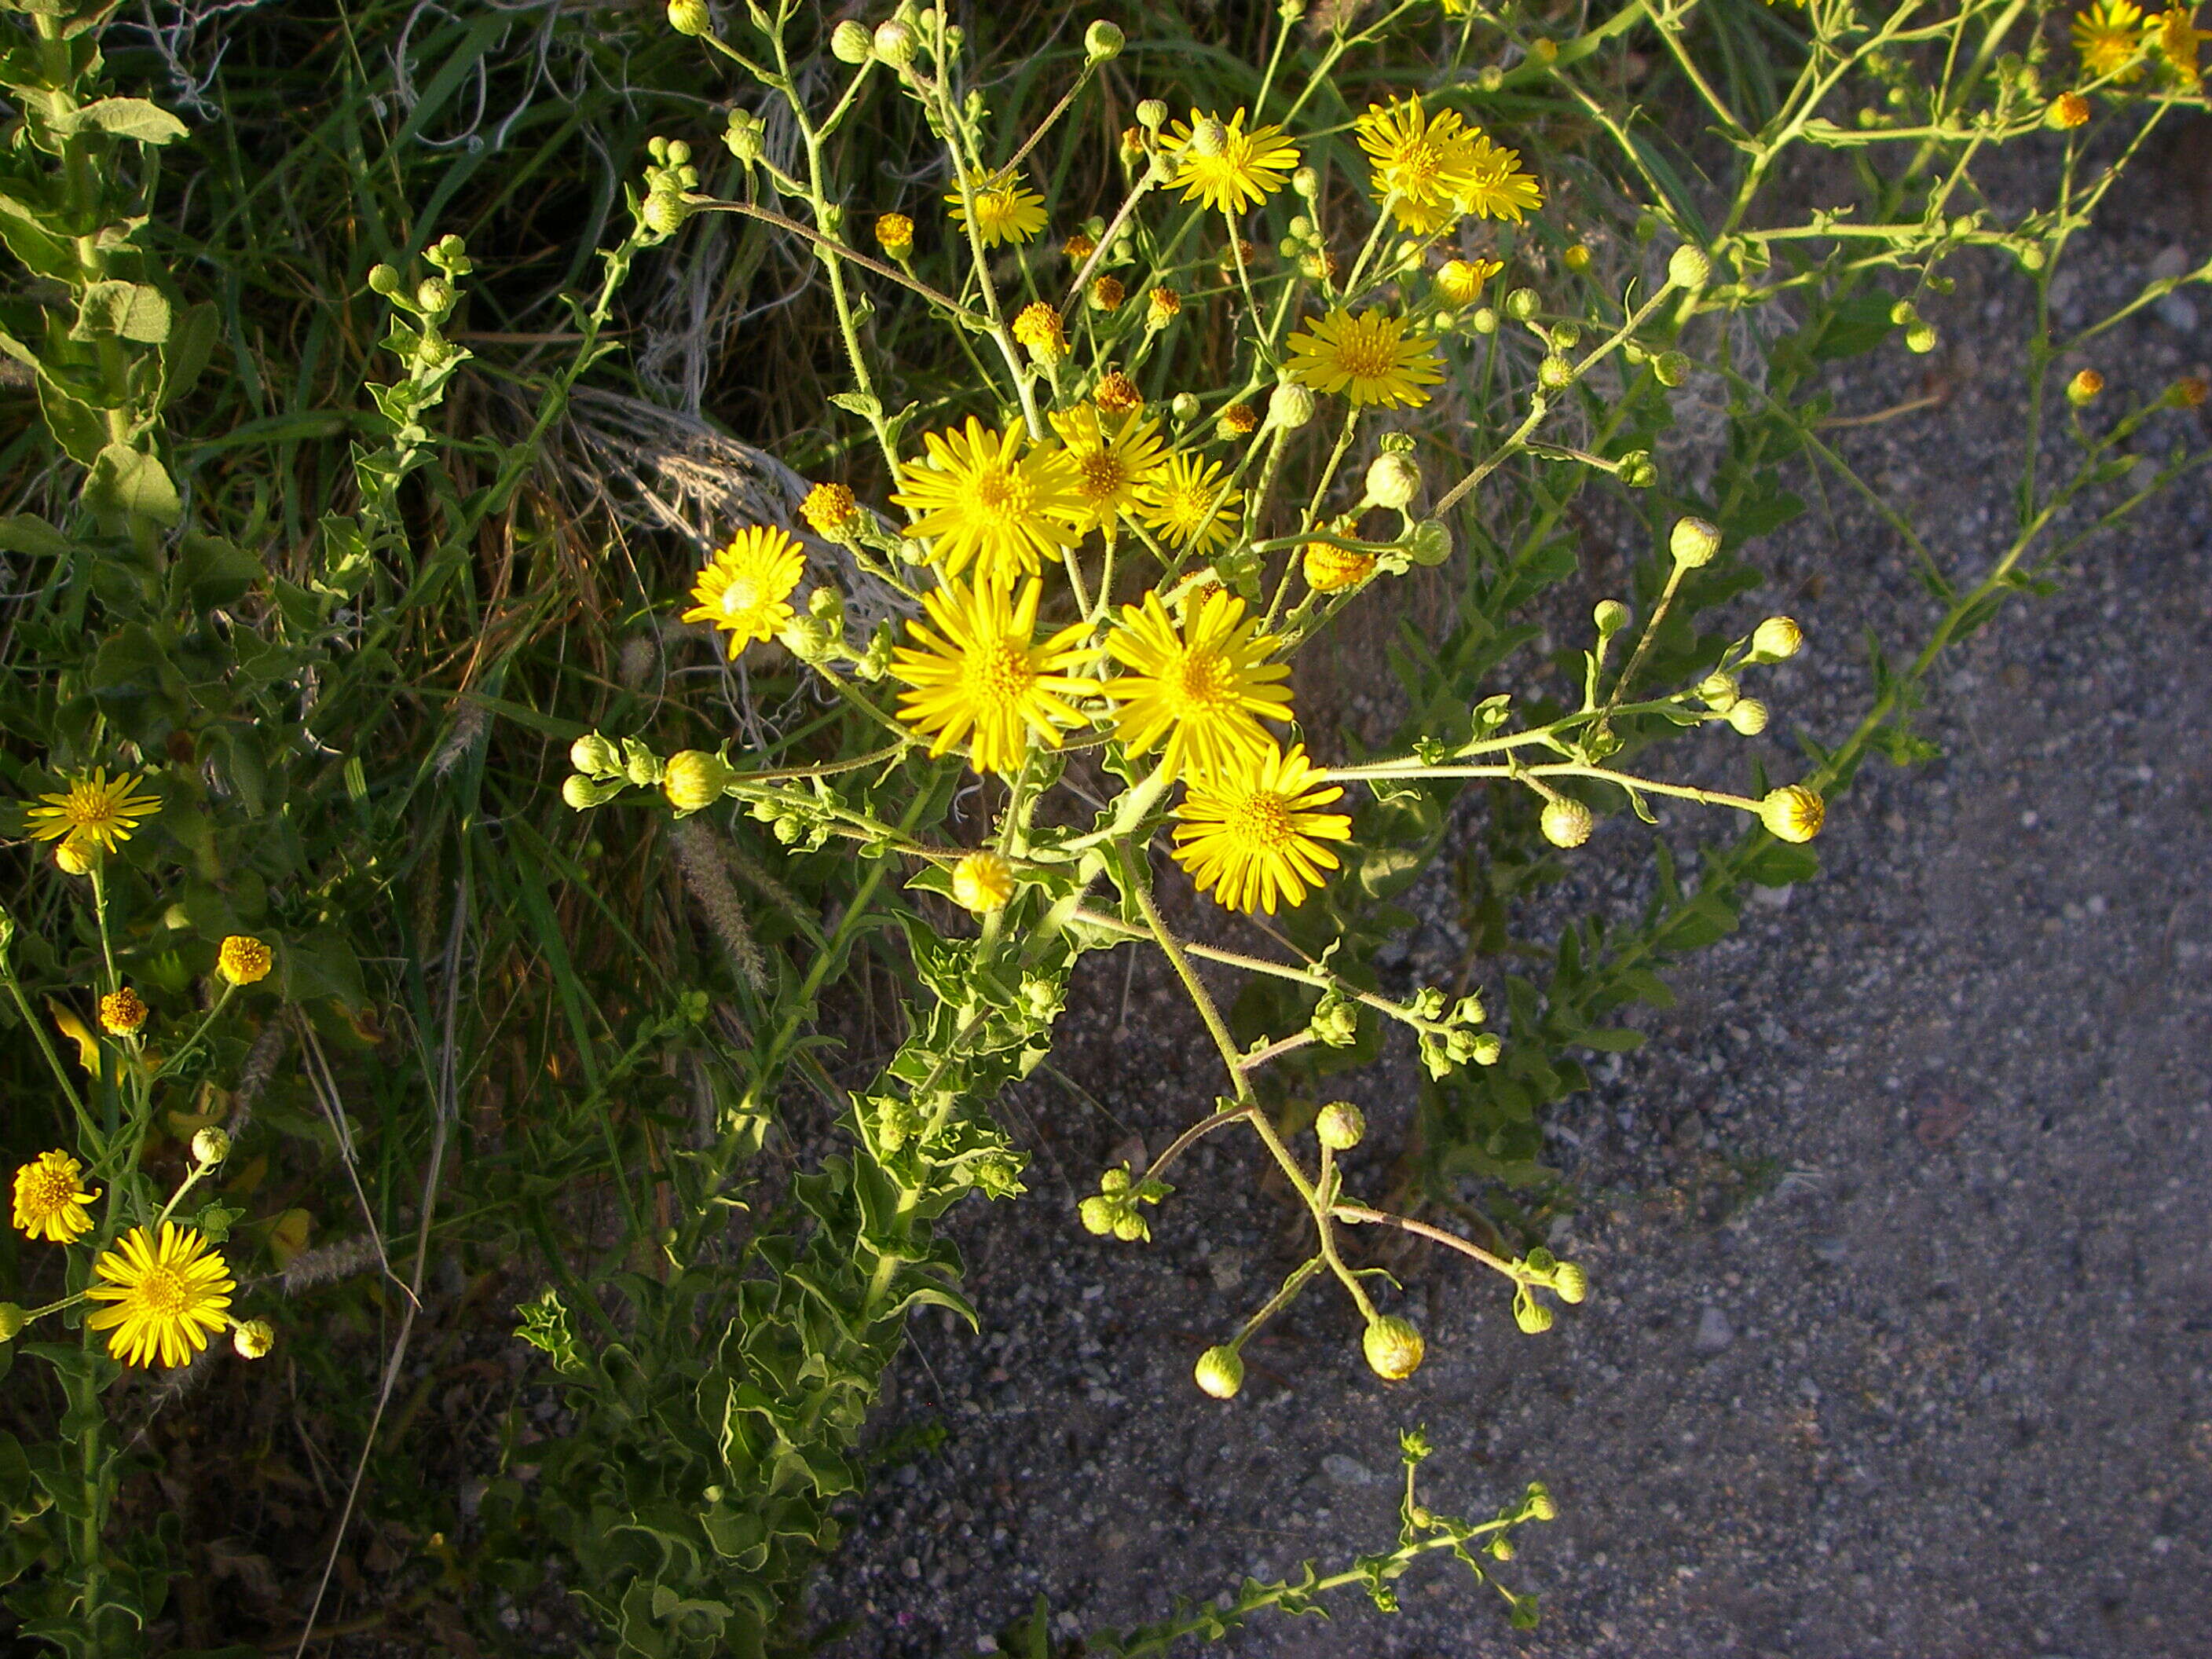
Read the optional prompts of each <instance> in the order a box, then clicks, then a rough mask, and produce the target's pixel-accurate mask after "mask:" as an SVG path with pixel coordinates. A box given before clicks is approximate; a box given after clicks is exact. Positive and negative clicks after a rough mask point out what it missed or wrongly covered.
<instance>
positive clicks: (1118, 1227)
mask: <svg viewBox="0 0 2212 1659" xmlns="http://www.w3.org/2000/svg"><path fill="white" fill-rule="evenodd" d="M1114 1237H1116V1238H1118V1239H1120V1240H1121V1242H1122V1243H1124V1244H1134V1243H1136V1242H1137V1241H1138V1240H1139V1239H1150V1238H1151V1237H1152V1229H1151V1228H1150V1227H1147V1226H1146V1225H1145V1218H1144V1217H1142V1216H1140V1215H1139V1214H1138V1213H1137V1212H1135V1211H1134V1210H1124V1211H1122V1212H1121V1214H1119V1215H1117V1216H1115V1218H1114Z"/></svg>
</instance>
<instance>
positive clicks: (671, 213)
mask: <svg viewBox="0 0 2212 1659" xmlns="http://www.w3.org/2000/svg"><path fill="white" fill-rule="evenodd" d="M690 216H691V209H690V205H689V204H686V203H685V201H684V197H683V193H682V192H681V191H677V190H673V189H659V188H656V189H653V190H649V191H647V192H646V193H645V203H644V205H643V206H641V208H639V210H638V218H639V219H640V220H641V221H642V222H643V223H644V225H645V228H647V230H649V231H651V232H653V234H654V235H656V236H673V235H674V234H676V233H677V232H678V231H679V230H681V229H683V228H684V221H685V220H686V219H689V218H690Z"/></svg>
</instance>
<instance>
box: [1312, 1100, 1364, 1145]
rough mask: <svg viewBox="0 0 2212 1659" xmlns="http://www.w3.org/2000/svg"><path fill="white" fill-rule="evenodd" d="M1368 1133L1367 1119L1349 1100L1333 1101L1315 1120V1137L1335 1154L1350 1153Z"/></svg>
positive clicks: (1323, 1108)
mask: <svg viewBox="0 0 2212 1659" xmlns="http://www.w3.org/2000/svg"><path fill="white" fill-rule="evenodd" d="M1366 1133H1367V1117H1366V1115H1365V1114H1364V1113H1363V1112H1362V1111H1361V1110H1360V1109H1359V1108H1358V1107H1357V1106H1355V1105H1353V1104H1352V1103H1351V1102H1350V1101H1348V1100H1332V1101H1331V1102H1329V1103H1328V1105H1326V1106H1324V1107H1322V1109H1321V1115H1320V1116H1319V1117H1317V1118H1316V1119H1315V1120H1314V1135H1315V1137H1316V1139H1319V1140H1320V1142H1321V1144H1322V1146H1326V1147H1328V1149H1329V1151H1331V1152H1350V1151H1351V1150H1352V1148H1353V1147H1354V1146H1358V1144H1359V1142H1360V1139H1361V1137H1363V1136H1364V1135H1365V1134H1366Z"/></svg>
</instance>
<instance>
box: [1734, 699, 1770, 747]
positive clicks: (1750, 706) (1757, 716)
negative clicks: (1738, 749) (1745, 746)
mask: <svg viewBox="0 0 2212 1659" xmlns="http://www.w3.org/2000/svg"><path fill="white" fill-rule="evenodd" d="M1728 723H1729V725H1730V726H1734V727H1735V729H1736V730H1737V731H1738V732H1741V733H1742V734H1743V735H1744V736H1745V737H1747V738H1755V737H1757V736H1758V735H1759V733H1760V732H1764V731H1765V730H1766V705H1765V703H1763V702H1760V701H1759V699H1758V698H1757V697H1745V698H1742V699H1741V700H1740V701H1738V702H1737V703H1736V704H1735V707H1734V708H1730V709H1729V711H1728Z"/></svg>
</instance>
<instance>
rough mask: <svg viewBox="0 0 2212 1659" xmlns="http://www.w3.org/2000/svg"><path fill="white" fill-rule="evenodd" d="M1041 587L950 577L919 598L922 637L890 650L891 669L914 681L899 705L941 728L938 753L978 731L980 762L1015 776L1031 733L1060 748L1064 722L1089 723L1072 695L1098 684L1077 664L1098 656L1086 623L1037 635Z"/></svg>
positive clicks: (973, 754)
mask: <svg viewBox="0 0 2212 1659" xmlns="http://www.w3.org/2000/svg"><path fill="white" fill-rule="evenodd" d="M1043 591H1044V586H1043V584H1042V582H1038V581H1035V580H1032V581H1030V582H1028V583H1025V584H1024V586H1023V588H1022V591H1021V593H1020V596H1019V597H1018V598H1016V597H1014V596H1013V595H1012V594H1010V593H1009V592H1007V591H1006V588H1004V587H1003V586H1000V585H999V584H998V583H996V582H994V581H988V580H986V581H981V582H978V583H977V584H976V585H975V586H974V587H973V588H970V587H969V586H967V585H966V584H965V583H963V582H962V581H960V580H957V578H953V579H947V580H946V581H945V584H944V585H943V586H940V587H939V588H937V589H935V590H934V591H933V592H928V593H925V594H923V595H922V599H921V604H922V609H923V611H925V612H926V613H927V622H926V623H925V622H908V623H907V630H908V633H910V634H911V635H913V636H914V641H915V643H914V645H912V646H902V647H900V648H899V650H898V651H896V653H893V656H892V660H891V672H892V673H893V674H894V675H895V676H896V677H897V678H899V679H901V680H903V681H904V682H905V683H906V684H908V685H909V686H911V687H913V688H914V689H913V690H911V691H910V692H908V694H907V695H906V696H905V697H904V698H903V699H902V701H901V702H900V704H899V718H900V719H902V720H906V721H908V723H909V724H911V725H912V726H914V727H915V729H916V730H917V731H919V732H933V733H934V734H935V740H934V741H933V743H932V744H931V745H930V750H929V752H930V754H931V755H932V756H933V757H934V756H938V755H942V754H944V753H945V751H946V750H950V749H951V747H952V746H953V745H954V744H957V743H959V742H960V741H961V740H962V739H963V738H968V736H969V732H973V733H974V734H975V735H974V737H973V738H972V740H970V741H969V757H970V758H971V760H972V761H973V763H974V764H975V769H976V770H977V771H979V772H999V773H1010V772H1012V771H1015V770H1017V769H1018V768H1019V767H1020V765H1021V763H1022V760H1023V757H1024V755H1026V754H1027V753H1028V750H1029V739H1030V737H1031V736H1034V737H1035V738H1036V739H1037V741H1039V742H1040V743H1042V744H1045V745H1046V746H1048V748H1053V749H1057V748H1059V747H1060V728H1061V727H1063V726H1080V725H1082V724H1083V723H1084V717H1083V715H1082V714H1080V713H1079V712H1078V711H1077V710H1076V709H1075V708H1074V707H1073V705H1072V704H1071V703H1070V702H1069V701H1068V699H1070V698H1072V697H1078V696H1083V695H1085V693H1086V692H1089V691H1091V690H1093V689H1094V687H1093V686H1092V684H1091V682H1090V681H1088V680H1084V679H1079V678H1076V677H1075V676H1074V675H1073V672H1072V671H1073V669H1076V668H1078V667H1079V666H1081V665H1083V664H1084V663H1085V662H1086V661H1087V660H1089V659H1090V658H1091V656H1092V655H1093V654H1094V653H1091V651H1088V650H1086V649H1085V648H1084V647H1082V645H1081V644H1080V643H1079V641H1081V640H1082V637H1083V634H1084V627H1083V624H1082V623H1076V624H1074V625H1073V626H1071V627H1067V628H1064V629H1060V632H1059V633H1057V634H1054V635H1052V636H1051V637H1050V638H1048V639H1045V640H1042V641H1040V640H1038V639H1036V637H1035V635H1036V613H1037V601H1038V599H1039V598H1040V596H1041V595H1042V592H1043Z"/></svg>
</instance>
